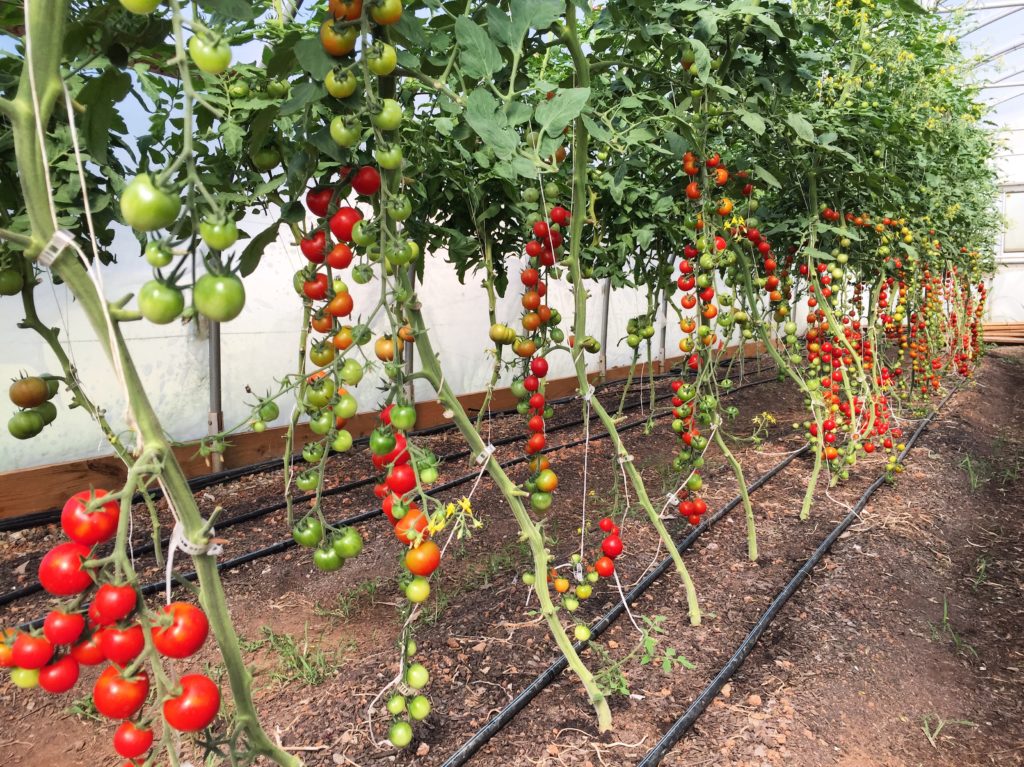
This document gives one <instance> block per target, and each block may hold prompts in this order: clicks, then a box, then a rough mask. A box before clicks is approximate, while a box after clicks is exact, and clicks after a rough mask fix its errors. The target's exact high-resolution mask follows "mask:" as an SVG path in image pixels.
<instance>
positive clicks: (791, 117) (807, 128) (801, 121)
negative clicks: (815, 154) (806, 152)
mask: <svg viewBox="0 0 1024 767" xmlns="http://www.w3.org/2000/svg"><path fill="white" fill-rule="evenodd" d="M786 122H787V123H789V127H791V128H792V129H793V130H794V131H796V135H797V136H799V137H800V138H802V139H803V140H804V141H809V142H811V143H814V127H813V126H812V125H811V124H810V123H809V122H808V121H807V118H806V117H804V116H803V115H802V114H800V113H799V112H790V113H789V114H788V115H786Z"/></svg>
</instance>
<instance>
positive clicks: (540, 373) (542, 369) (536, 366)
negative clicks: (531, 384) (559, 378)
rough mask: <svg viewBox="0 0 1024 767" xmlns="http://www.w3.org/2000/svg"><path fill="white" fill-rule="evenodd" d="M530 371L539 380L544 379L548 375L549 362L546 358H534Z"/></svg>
mask: <svg viewBox="0 0 1024 767" xmlns="http://www.w3.org/2000/svg"><path fill="white" fill-rule="evenodd" d="M530 370H531V371H533V374H534V375H535V376H537V378H543V377H544V376H546V375H547V374H548V361H547V360H546V359H545V358H544V357H534V358H533V360H531V361H530Z"/></svg>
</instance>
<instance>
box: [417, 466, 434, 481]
mask: <svg viewBox="0 0 1024 767" xmlns="http://www.w3.org/2000/svg"><path fill="white" fill-rule="evenodd" d="M420 482H421V483H422V484H424V485H432V484H434V483H435V482H437V469H436V468H435V467H433V466H427V467H426V468H425V469H422V470H421V471H420Z"/></svg>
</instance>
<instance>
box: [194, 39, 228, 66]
mask: <svg viewBox="0 0 1024 767" xmlns="http://www.w3.org/2000/svg"><path fill="white" fill-rule="evenodd" d="M188 55H189V56H191V57H192V61H193V62H195V65H196V66H197V67H199V68H200V69H201V70H203V71H204V72H206V73H207V74H211V75H219V74H220V73H221V72H223V71H224V70H226V69H227V68H228V66H229V65H230V64H231V46H230V45H228V44H227V43H226V42H225V41H224V40H218V41H216V42H214V41H213V40H210V39H209V38H208V37H206V36H205V35H201V34H200V35H192V37H191V38H190V39H189V41H188Z"/></svg>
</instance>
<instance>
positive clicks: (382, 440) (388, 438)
mask: <svg viewBox="0 0 1024 767" xmlns="http://www.w3.org/2000/svg"><path fill="white" fill-rule="evenodd" d="M395 441H396V440H395V435H394V434H393V433H392V432H390V431H388V430H386V429H384V428H383V427H380V426H379V427H377V428H376V429H374V430H373V431H372V432H370V452H371V453H373V454H374V455H387V454H388V453H390V452H391V451H392V450H394V449H395Z"/></svg>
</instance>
